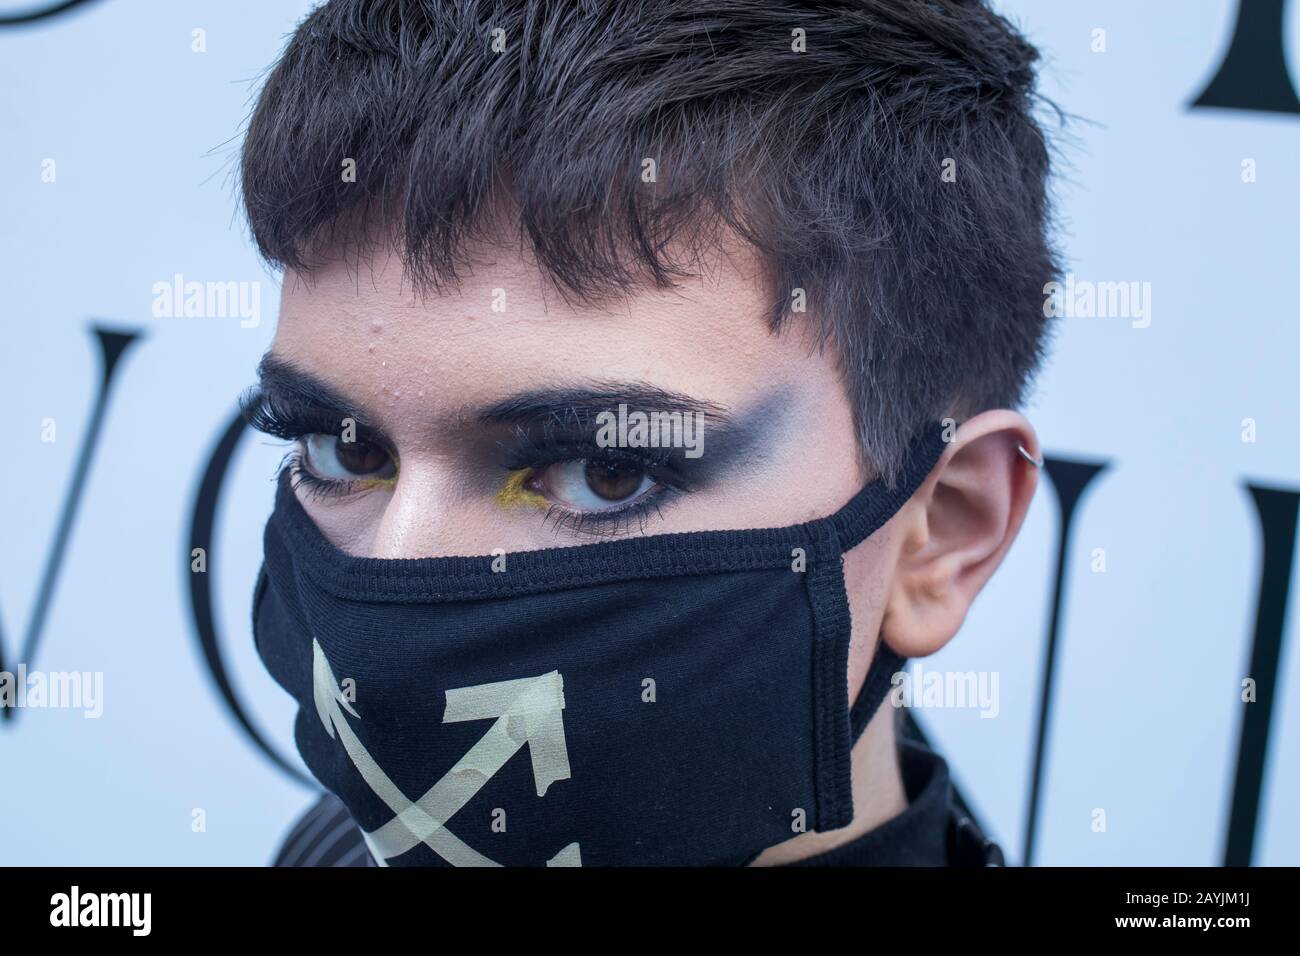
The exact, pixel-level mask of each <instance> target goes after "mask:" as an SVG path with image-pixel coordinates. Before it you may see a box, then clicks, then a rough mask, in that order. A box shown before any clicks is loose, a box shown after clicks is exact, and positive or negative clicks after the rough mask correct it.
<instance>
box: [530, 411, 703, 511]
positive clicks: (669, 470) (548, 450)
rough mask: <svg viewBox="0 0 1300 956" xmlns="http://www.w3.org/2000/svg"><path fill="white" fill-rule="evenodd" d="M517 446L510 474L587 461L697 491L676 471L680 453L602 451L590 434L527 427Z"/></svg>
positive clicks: (661, 450)
mask: <svg viewBox="0 0 1300 956" xmlns="http://www.w3.org/2000/svg"><path fill="white" fill-rule="evenodd" d="M513 444H514V447H513V448H512V449H510V450H509V451H508V453H507V456H506V461H505V467H506V469H507V470H509V471H517V470H519V469H521V468H533V469H537V468H544V467H546V466H547V465H555V464H560V463H561V462H566V461H577V460H579V459H584V460H586V461H599V462H618V463H622V464H626V465H631V466H634V467H636V468H640V469H642V470H643V471H645V472H646V474H648V475H650V476H651V477H653V478H654V479H655V480H656V481H658V482H661V483H663V484H667V485H670V486H672V487H673V488H676V489H678V490H681V491H690V490H691V489H692V487H693V482H692V481H691V480H690V479H689V478H688V477H687V476H686V475H684V474H683V473H682V472H681V470H680V469H679V468H677V467H676V461H675V459H676V458H677V457H678V456H679V455H680V449H675V448H613V447H602V446H600V445H598V444H596V441H595V438H594V436H593V435H591V434H588V433H584V432H579V433H568V434H565V433H561V432H560V431H559V430H558V429H555V428H551V427H545V428H543V429H542V432H541V434H534V433H533V432H530V431H529V430H528V429H527V428H525V427H524V426H517V427H516V428H515V429H514V443H513ZM607 513H609V512H607Z"/></svg>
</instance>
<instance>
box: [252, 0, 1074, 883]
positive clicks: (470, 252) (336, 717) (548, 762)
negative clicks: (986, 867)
mask: <svg viewBox="0 0 1300 956" xmlns="http://www.w3.org/2000/svg"><path fill="white" fill-rule="evenodd" d="M1035 59H1036V52H1035V50H1034V49H1033V48H1032V47H1031V46H1030V45H1029V44H1028V43H1027V42H1026V41H1025V40H1024V39H1023V38H1022V37H1021V36H1020V35H1019V34H1018V33H1017V32H1015V31H1014V30H1013V29H1012V28H1011V27H1010V26H1009V25H1008V24H1007V23H1006V22H1005V21H1004V20H1003V19H1001V18H1000V17H999V16H997V15H996V14H994V13H993V12H991V11H990V10H989V9H988V8H987V6H985V5H984V4H983V3H979V2H973V0H915V2H912V0H852V2H843V3H825V4H804V3H793V2H777V0H737V2H718V3H700V2H698V0H657V2H650V3H644V2H616V0H609V2H601V0H592V2H586V3H558V2H554V3H552V2H542V0H501V2H497V3H474V2H468V0H466V2H451V0H448V2H435V0H424V2H411V0H329V2H326V3H324V4H323V5H321V6H320V7H319V8H318V9H316V10H315V11H314V12H313V13H312V14H311V15H310V16H309V17H308V18H307V19H306V20H305V21H304V22H303V24H302V25H301V26H300V27H299V28H298V30H297V32H296V33H295V35H294V36H293V38H292V39H291V41H290V42H289V45H288V47H287V49H286V51H285V53H284V55H283V56H282V58H281V60H280V61H279V63H278V64H277V65H276V67H275V69H274V70H273V72H272V73H271V75H270V77H269V79H268V81H267V83H266V86H265V89H264V90H263V91H262V93H261V97H260V100H259V102H258V104H257V107H256V111H255V113H254V115H253V117H252V120H251V123H250V127H249V130H248V137H247V142H246V145H245V148H244V155H243V166H242V172H243V188H244V195H245V201H246V207H247V212H248V216H249V220H250V223H251V228H252V232H253V235H254V237H255V239H256V241H257V243H258V246H259V248H260V250H261V252H262V253H263V254H264V255H265V256H266V257H267V259H268V260H270V261H271V262H272V263H274V264H276V265H278V266H281V267H283V268H284V269H285V281H284V289H283V297H282V301H281V311H280V319H279V325H278V328H277V332H276V336H275V341H274V344H273V346H272V348H271V351H270V352H269V354H268V355H267V357H266V359H265V360H264V361H263V364H262V368H261V376H262V382H261V387H260V389H259V390H258V391H257V392H255V393H254V394H253V395H251V396H250V397H249V399H248V414H249V416H250V418H251V420H252V421H253V422H254V424H256V425H257V426H258V427H260V428H262V429H263V430H265V431H268V432H270V433H272V434H276V435H280V436H282V437H284V438H287V439H291V440H293V441H294V442H295V446H294V451H293V453H292V455H291V458H290V461H289V462H288V464H287V468H286V474H285V476H284V478H283V480H282V482H281V487H280V489H279V492H278V495H277V500H276V506H275V511H274V513H273V515H272V518H271V521H270V522H269V524H268V527H267V536H266V564H265V568H264V573H263V575H262V578H261V580H260V582H259V587H258V591H257V597H256V601H255V609H254V615H255V630H256V636H257V642H258V648H259V651H260V653H261V654H262V657H263V659H264V660H265V661H266V663H267V666H268V668H269V669H270V671H271V673H272V674H273V675H274V676H275V677H276V679H277V680H278V681H279V682H280V683H281V684H282V685H283V686H284V687H285V688H286V689H287V690H289V692H290V693H292V694H293V695H294V696H295V697H296V698H297V699H298V700H299V703H300V705H301V707H300V712H299V716H298V721H297V725H296V739H297V742H298V746H299V749H300V751H301V752H302V754H303V756H304V759H305V760H306V761H307V764H308V766H309V767H311V769H312V771H313V773H315V774H316V776H317V777H318V778H319V779H320V780H321V781H322V783H324V784H325V786H326V787H327V789H328V790H330V791H331V795H329V796H327V797H326V798H325V799H324V800H322V802H321V803H320V804H318V805H317V807H316V808H314V809H313V810H312V811H311V812H310V813H309V814H308V816H307V818H305V819H304V820H303V821H301V822H300V823H299V825H298V826H297V827H296V828H295V829H294V831H293V832H292V833H291V834H290V836H289V838H288V840H287V841H286V844H285V846H284V847H283V848H282V851H281V854H280V857H279V860H278V861H277V862H279V863H281V864H284V865H373V864H375V863H379V864H381V865H384V864H394V865H396V864H446V863H451V864H456V865H492V864H506V865H527V864H532V865H543V864H546V865H553V866H554V865H588V866H590V865H614V864H633V865H636V864H745V863H756V864H760V865H761V864H787V863H793V862H804V863H824V864H835V865H862V864H900V863H901V864H938V865H942V864H949V863H979V864H996V863H998V862H1000V860H1001V856H1000V853H999V852H998V851H997V848H996V847H995V846H993V845H991V844H989V843H988V842H987V841H986V840H984V839H983V837H982V836H981V835H980V834H979V833H978V831H977V830H975V829H974V827H973V826H972V825H971V824H970V822H969V820H968V819H965V818H964V815H963V814H961V812H960V811H959V810H957V809H956V808H955V807H954V805H953V803H954V798H953V796H952V793H951V788H950V785H949V782H948V772H947V767H946V765H945V763H944V761H943V760H942V758H940V757H939V756H937V755H935V754H933V753H931V752H930V751H928V750H927V749H925V748H924V747H922V746H920V745H919V744H917V743H915V742H906V741H900V739H899V736H898V734H897V732H896V721H895V716H896V711H895V709H894V708H893V707H880V706H879V705H880V703H881V701H882V700H883V698H884V697H885V695H886V692H887V691H888V690H889V687H890V684H891V680H892V677H893V675H894V674H895V673H897V672H898V670H899V668H901V666H902V662H903V659H905V658H909V657H918V656H925V655H928V654H932V653H934V652H935V651H937V650H938V649H939V648H941V647H943V646H944V645H945V644H946V643H947V642H948V641H949V640H951V639H952V638H953V636H954V635H955V634H956V633H957V630H958V629H959V627H960V626H961V623H962V620H963V618H964V616H965V614H966V611H967V609H968V608H969V607H970V605H971V602H972V601H973V600H974V599H975V596H976V595H977V594H978V593H979V592H980V590H981V588H982V587H983V586H984V584H985V583H986V582H987V581H988V579H989V577H990V576H991V575H992V573H993V572H994V570H995V569H996V568H997V567H998V565H999V563H1000V562H1001V560H1002V558H1003V556H1004V555H1005V553H1006V552H1007V549H1008V548H1009V547H1010V545H1011V542H1012V541H1013V539H1014V538H1015V535H1016V533H1017V531H1018V529H1019V527H1020V525H1021V521H1022V519H1023V517H1024V515H1025V512H1026V509H1027V508H1028V505H1029V502H1030V499H1031V497H1032V495H1033V493H1034V489H1035V483H1036V478H1037V475H1036V469H1035V468H1034V464H1036V463H1037V460H1038V458H1039V454H1040V453H1039V449H1038V443H1037V439H1036V437H1035V434H1034V432H1033V429H1032V428H1031V426H1030V425H1029V423H1028V422H1027V421H1026V420H1025V419H1024V418H1023V417H1022V416H1021V415H1020V414H1018V413H1017V412H1015V411H1014V410H1013V409H1014V408H1015V407H1017V405H1018V404H1019V402H1020V400H1021V397H1022V394H1023V393H1024V391H1025V389H1026V385H1027V381H1028V379H1029V378H1030V376H1031V375H1032V373H1033V371H1034V369H1035V367H1036V366H1037V364H1038V362H1039V359H1040V356H1041V354H1042V348H1043V340H1044V333H1045V319H1044V314H1043V308H1042V289H1043V287H1044V284H1045V283H1046V282H1048V281H1049V280H1050V279H1051V278H1052V277H1053V275H1054V273H1055V264H1054V261H1053V256H1052V252H1051V250H1050V248H1049V244H1048V242H1047V239H1046V230H1047V218H1046V217H1047V199H1046V178H1047V174H1048V150H1047V147H1046V145H1045V143H1044V138H1043V134H1042V131H1041V129H1040V127H1039V126H1038V124H1037V123H1036V121H1035V119H1034V116H1033V110H1034V108H1035V105H1036V103H1035V94H1034V91H1033V89H1034V74H1033V64H1034V62H1035Z"/></svg>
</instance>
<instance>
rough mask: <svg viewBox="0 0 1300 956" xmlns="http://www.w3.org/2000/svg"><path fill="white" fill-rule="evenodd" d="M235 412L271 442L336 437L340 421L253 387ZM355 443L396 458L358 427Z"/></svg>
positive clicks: (379, 440) (385, 444) (334, 414)
mask: <svg viewBox="0 0 1300 956" xmlns="http://www.w3.org/2000/svg"><path fill="white" fill-rule="evenodd" d="M239 411H240V414H241V415H243V417H244V421H246V422H247V423H248V424H249V425H250V426H251V427H252V428H255V429H256V430H257V431H259V432H262V433H263V434H265V435H271V436H272V437H274V438H283V439H285V440H286V441H296V440H297V439H299V438H303V437H304V436H306V435H311V434H322V435H337V434H339V432H340V431H342V425H343V417H342V416H340V415H339V414H338V413H337V412H330V411H326V410H325V409H321V408H312V407H311V406H307V405H300V404H298V403H297V402H292V401H284V400H282V399H277V398H275V397H273V396H271V395H268V394H267V393H266V392H264V391H262V390H261V389H260V388H257V387H256V386H254V387H253V388H250V389H249V390H248V391H246V392H245V393H244V394H243V395H241V396H240V398H239ZM356 437H357V440H358V441H363V442H366V443H368V444H372V445H377V446H379V447H380V448H382V449H384V451H386V452H388V454H390V455H392V456H393V457H394V458H396V457H397V456H396V454H395V452H394V451H393V448H392V447H391V444H390V443H389V442H388V441H387V440H386V439H385V438H384V436H382V435H379V434H377V433H375V432H373V431H371V430H370V429H368V428H366V427H365V426H362V425H358V427H357V436H356Z"/></svg>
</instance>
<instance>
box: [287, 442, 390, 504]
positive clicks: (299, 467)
mask: <svg viewBox="0 0 1300 956" xmlns="http://www.w3.org/2000/svg"><path fill="white" fill-rule="evenodd" d="M285 471H287V472H289V484H290V486H291V487H292V488H293V490H294V491H295V492H296V491H298V490H299V489H300V488H301V489H302V490H303V495H304V497H307V498H309V499H321V498H338V497H343V496H345V495H348V496H360V495H363V494H365V493H366V492H367V491H373V490H374V489H375V488H376V487H377V486H376V485H375V484H373V483H371V482H368V481H367V480H366V479H358V480H357V481H338V480H333V479H329V478H321V477H318V476H317V475H313V474H312V473H311V472H310V471H309V470H308V469H307V467H306V465H305V464H304V462H303V458H302V449H301V448H300V447H297V446H295V447H294V448H292V449H290V451H289V453H288V454H287V455H285V456H284V458H283V459H281V461H280V467H279V469H277V471H276V477H277V478H279V476H280V475H281V474H282V473H283V472H285Z"/></svg>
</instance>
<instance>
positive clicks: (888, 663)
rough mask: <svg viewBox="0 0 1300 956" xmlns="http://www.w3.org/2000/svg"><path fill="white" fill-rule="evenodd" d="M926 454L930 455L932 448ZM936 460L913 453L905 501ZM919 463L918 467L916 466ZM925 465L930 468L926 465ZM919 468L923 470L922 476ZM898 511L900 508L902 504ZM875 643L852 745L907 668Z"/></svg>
mask: <svg viewBox="0 0 1300 956" xmlns="http://www.w3.org/2000/svg"><path fill="white" fill-rule="evenodd" d="M929 451H931V452H932V451H933V447H932V446H931V447H930V448H929ZM1016 451H1017V452H1019V454H1020V457H1021V458H1023V459H1025V461H1027V462H1029V463H1030V464H1031V465H1033V466H1034V467H1035V468H1042V467H1043V459H1042V458H1041V457H1039V458H1035V457H1034V456H1033V455H1031V454H1030V453H1029V449H1027V448H1026V447H1025V446H1024V445H1017V446H1016ZM937 460H938V456H934V457H931V455H930V454H927V446H926V445H925V444H922V445H921V446H920V447H919V448H918V449H915V450H914V453H913V456H912V459H911V460H910V461H909V463H908V469H907V475H906V477H905V478H904V480H903V481H902V482H901V487H902V488H903V489H906V490H907V496H908V497H911V495H912V494H913V493H914V492H915V490H916V488H918V487H919V486H920V484H921V482H922V481H924V480H925V477H926V476H927V475H929V473H930V470H931V469H932V468H933V467H934V465H935V463H936V462H937ZM918 461H919V465H918V464H917V463H918ZM926 462H928V463H929V464H928V465H927V464H926ZM921 468H924V469H925V470H924V471H923V472H922V471H921V470H920V469H921ZM899 507H901V503H900V505H899ZM873 530H874V529H873ZM865 538H866V535H864V536H863V539H862V540H865ZM877 639H878V640H879V642H880V643H879V645H878V646H877V648H876V654H875V657H873V658H872V660H871V666H870V667H869V668H868V669H867V676H866V678H865V679H864V680H863V682H862V690H860V691H859V692H858V698H857V700H855V701H854V702H853V707H852V708H851V710H850V711H849V727H850V732H851V733H852V739H853V741H854V742H855V743H856V742H857V739H858V738H859V737H860V736H861V735H862V732H863V731H864V730H866V728H867V724H868V723H870V722H871V718H872V717H874V716H875V715H876V711H878V710H879V709H880V705H881V704H882V703H883V702H884V700H885V698H886V697H887V696H888V695H889V689H890V687H892V686H893V679H894V675H895V674H897V673H900V672H901V671H902V670H903V668H904V667H906V666H907V658H906V657H903V656H902V655H900V654H898V653H896V652H895V651H894V650H893V648H891V647H890V646H889V645H888V644H886V643H885V642H884V639H883V638H877Z"/></svg>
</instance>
